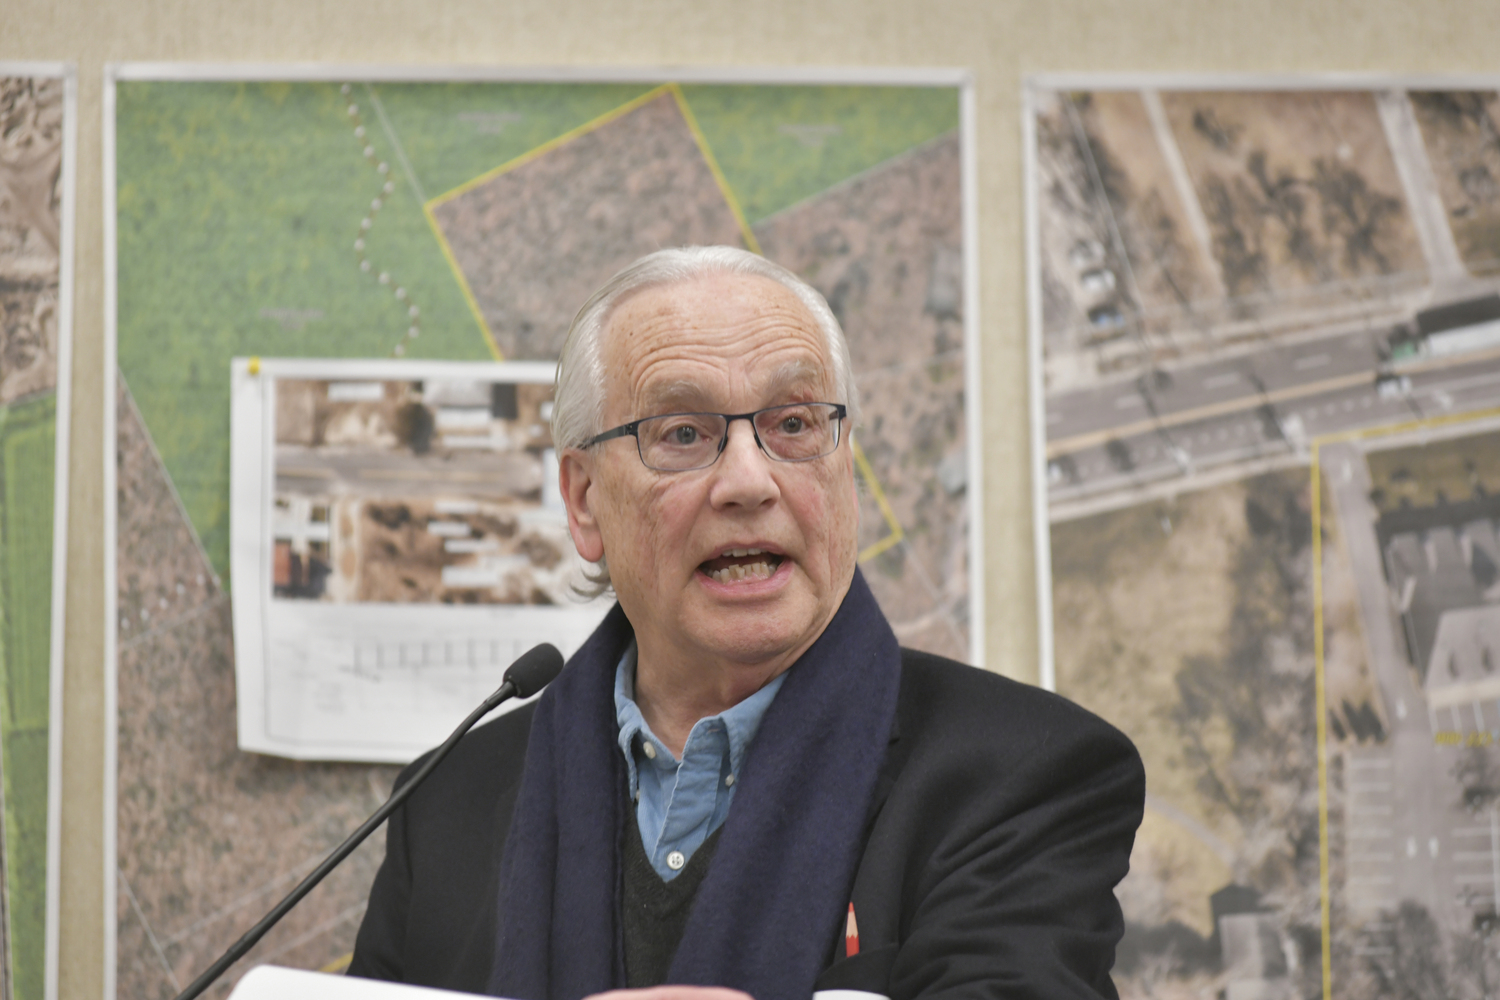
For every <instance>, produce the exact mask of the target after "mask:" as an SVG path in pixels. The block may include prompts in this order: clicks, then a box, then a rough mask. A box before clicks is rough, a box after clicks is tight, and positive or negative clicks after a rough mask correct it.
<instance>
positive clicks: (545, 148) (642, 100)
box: [422, 83, 675, 361]
mask: <svg viewBox="0 0 1500 1000" xmlns="http://www.w3.org/2000/svg"><path fill="white" fill-rule="evenodd" d="M674 86H675V84H666V83H664V84H662V85H661V86H659V87H653V88H651V89H650V90H648V91H646V92H645V93H644V94H641V95H640V96H639V97H635V98H632V99H631V100H629V101H626V102H625V103H624V104H622V105H620V106H619V107H618V108H614V109H613V110H610V111H606V112H605V113H604V114H602V115H599V116H598V117H596V118H593V119H591V120H589V121H586V122H584V123H583V124H582V125H579V126H577V127H576V128H572V129H569V130H568V131H566V132H564V133H563V134H562V135H559V136H556V137H554V138H552V139H549V140H547V141H546V142H544V143H542V144H541V145H540V146H537V147H535V148H534V149H528V150H527V151H526V152H524V153H522V154H521V155H520V156H516V157H512V158H511V159H509V160H506V161H505V162H504V163H502V164H500V165H499V166H498V167H492V168H491V169H489V170H486V171H485V172H484V173H482V174H479V175H478V176H477V177H471V178H469V179H468V180H466V181H464V182H463V183H462V184H460V185H458V186H457V187H455V188H452V189H450V190H448V191H444V192H443V193H442V194H440V195H437V196H436V197H434V198H429V199H428V200H427V202H426V203H425V204H424V205H423V206H422V214H423V215H425V216H427V225H428V226H429V227H431V229H432V235H433V236H435V237H437V241H438V246H439V248H441V249H442V251H443V258H444V259H445V260H447V261H448V267H449V269H451V270H452V271H453V276H454V277H455V278H456V279H458V288H459V291H461V292H462V293H463V296H464V301H465V302H467V303H468V304H469V311H470V312H471V313H473V315H474V322H476V323H478V324H479V332H480V333H481V334H483V335H484V342H485V344H486V345H488V347H489V349H490V353H491V354H493V355H494V356H495V360H496V361H504V360H505V357H504V355H503V353H502V352H501V350H500V345H499V344H498V343H497V342H496V341H495V334H494V331H492V330H491V329H490V325H489V324H488V323H487V322H485V319H484V310H482V309H480V308H479V300H478V299H477V298H475V296H474V290H473V289H472V288H471V287H469V279H468V278H467V277H465V276H464V271H463V268H461V267H459V265H458V258H457V257H455V256H454V254H453V247H452V246H451V245H450V244H449V243H448V237H446V236H445V235H443V230H442V227H441V226H439V225H438V221H437V216H436V215H434V214H433V210H434V209H436V208H438V207H440V206H442V205H443V204H445V203H447V202H450V201H452V200H453V199H454V198H457V197H459V196H460V195H463V194H466V193H468V192H469V191H472V190H473V189H474V188H476V187H479V186H480V185H481V184H484V183H486V182H487V181H491V180H494V179H495V178H496V177H499V176H500V175H501V174H504V173H509V172H510V171H512V170H515V169H516V168H517V167H522V166H525V165H526V164H528V163H530V162H531V161H532V160H535V159H537V158H538V157H541V156H544V155H546V154H547V153H550V152H552V151H553V150H554V149H556V148H558V147H559V146H561V145H563V144H565V143H568V142H571V141H572V140H574V139H577V138H578V137H579V136H582V135H587V134H588V133H589V132H592V131H594V130H595V129H597V128H600V127H602V126H604V125H608V124H609V123H610V122H612V121H615V120H616V119H618V118H623V117H624V116H625V115H628V114H630V112H632V111H634V110H636V109H637V108H639V107H640V106H641V105H643V104H647V103H649V102H651V101H654V100H656V99H657V98H658V97H660V96H661V95H662V94H664V93H667V92H669V90H670V88H672V87H674Z"/></svg>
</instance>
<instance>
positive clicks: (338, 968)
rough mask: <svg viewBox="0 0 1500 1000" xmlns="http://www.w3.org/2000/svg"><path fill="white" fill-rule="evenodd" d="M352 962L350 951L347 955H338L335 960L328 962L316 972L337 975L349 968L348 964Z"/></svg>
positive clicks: (352, 953)
mask: <svg viewBox="0 0 1500 1000" xmlns="http://www.w3.org/2000/svg"><path fill="white" fill-rule="evenodd" d="M353 961H354V952H352V951H351V952H349V954H347V955H340V956H339V957H338V958H335V959H334V960H333V961H332V962H329V963H328V964H327V965H325V966H323V967H322V968H321V969H319V970H318V971H319V972H332V973H335V974H337V973H340V972H343V971H344V970H345V969H347V968H349V964H350V963H351V962H353Z"/></svg>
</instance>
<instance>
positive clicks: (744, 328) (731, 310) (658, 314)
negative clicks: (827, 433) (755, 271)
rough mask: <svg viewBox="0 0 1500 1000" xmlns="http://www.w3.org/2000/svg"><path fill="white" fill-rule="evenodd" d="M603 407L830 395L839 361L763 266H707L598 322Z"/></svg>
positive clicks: (730, 403) (644, 411)
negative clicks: (727, 271)
mask: <svg viewBox="0 0 1500 1000" xmlns="http://www.w3.org/2000/svg"><path fill="white" fill-rule="evenodd" d="M600 359H601V361H603V363H604V367H605V372H606V379H605V385H606V395H607V399H606V407H607V409H610V410H614V411H617V413H627V414H629V415H632V416H645V415H650V414H653V413H668V412H674V411H680V410H692V409H714V410H720V409H727V408H730V407H734V406H741V407H745V408H757V407H760V406H766V405H772V404H773V403H776V402H782V401H790V400H792V399H797V398H808V399H810V398H814V397H816V398H819V399H827V398H829V394H830V393H831V392H832V391H833V381H834V379H833V367H832V364H831V363H830V358H829V354H828V344H827V339H826V337H825V336H824V333H823V331H822V329H821V328H820V327H819V326H818V323H817V320H816V319H815V318H814V317H813V315H812V314H811V312H809V311H808V309H807V307H806V306H805V305H803V304H802V300H801V299H799V298H798V297H797V296H796V295H795V294H794V293H793V292H792V291H791V290H790V289H788V288H786V287H785V286H783V285H781V284H779V283H778V282H775V281H772V280H771V279H769V278H763V277H760V276H758V275H708V276H700V277H696V278H692V279H688V280H686V281H681V282H674V283H671V284H663V285H653V286H651V287H648V288H644V289H640V290H639V291H636V292H633V293H632V294H631V295H629V296H628V297H626V298H624V299H622V300H621V301H620V302H619V303H617V304H616V306H615V308H614V310H613V311H612V312H611V314H610V316H609V317H608V320H607V322H606V324H605V327H604V329H603V331H602V343H601V344H600Z"/></svg>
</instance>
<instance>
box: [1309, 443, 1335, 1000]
mask: <svg viewBox="0 0 1500 1000" xmlns="http://www.w3.org/2000/svg"><path fill="white" fill-rule="evenodd" d="M1318 446H1319V443H1318V442H1314V443H1313V446H1312V561H1313V663H1314V665H1315V668H1316V669H1315V670H1314V671H1313V688H1314V692H1315V695H1314V704H1315V706H1316V708H1315V710H1316V711H1317V713H1318V720H1317V733H1318V737H1317V738H1318V906H1319V916H1320V918H1321V921H1322V928H1323V1000H1332V998H1333V911H1332V909H1331V907H1332V900H1331V898H1330V897H1329V894H1328V719H1327V716H1328V709H1327V688H1326V685H1325V683H1324V677H1323V524H1322V521H1323V490H1322V487H1323V477H1322V475H1321V473H1320V472H1319V469H1318Z"/></svg>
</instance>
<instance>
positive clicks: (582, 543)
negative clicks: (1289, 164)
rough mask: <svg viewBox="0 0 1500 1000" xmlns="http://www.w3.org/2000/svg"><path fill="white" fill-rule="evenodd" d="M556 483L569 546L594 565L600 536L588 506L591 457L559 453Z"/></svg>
mask: <svg viewBox="0 0 1500 1000" xmlns="http://www.w3.org/2000/svg"><path fill="white" fill-rule="evenodd" d="M557 483H558V486H559V487H560V488H561V490H562V498H563V504H564V506H566V507H567V508H568V534H570V535H572V536H573V547H574V548H576V549H577V550H578V554H579V555H580V556H582V557H583V558H584V560H585V561H586V562H598V561H599V560H600V559H602V558H604V536H603V535H602V534H600V532H599V521H598V519H597V518H596V517H595V516H594V511H593V509H592V508H591V507H590V506H589V500H590V493H591V491H592V490H593V488H594V486H595V485H597V480H596V479H595V475H594V458H593V456H592V455H590V454H588V453H587V452H582V451H578V450H576V449H570V450H568V451H565V452H563V455H562V459H561V460H560V461H559V462H558V465H557Z"/></svg>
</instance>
